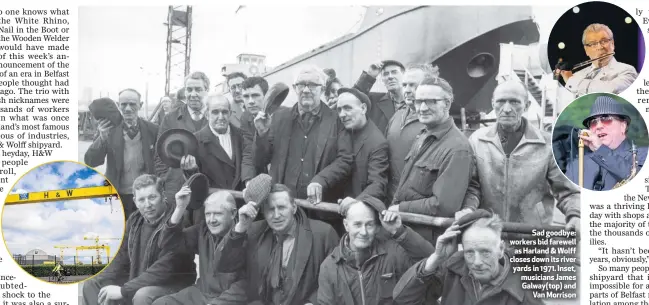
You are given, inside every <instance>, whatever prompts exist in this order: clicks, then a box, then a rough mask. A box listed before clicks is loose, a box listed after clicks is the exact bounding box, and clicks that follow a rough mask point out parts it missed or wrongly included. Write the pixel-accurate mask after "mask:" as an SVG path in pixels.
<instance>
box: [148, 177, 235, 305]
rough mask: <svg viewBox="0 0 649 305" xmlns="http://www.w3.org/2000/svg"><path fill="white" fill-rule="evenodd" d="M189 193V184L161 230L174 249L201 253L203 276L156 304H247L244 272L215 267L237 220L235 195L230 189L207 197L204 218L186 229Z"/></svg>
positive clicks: (200, 269)
mask: <svg viewBox="0 0 649 305" xmlns="http://www.w3.org/2000/svg"><path fill="white" fill-rule="evenodd" d="M190 197H191V190H190V189H189V187H187V186H184V187H183V188H181V189H180V191H179V192H178V193H177V194H176V209H175V210H174V212H173V214H172V215H171V218H170V219H169V222H168V223H167V225H166V226H165V229H164V230H163V231H162V236H163V237H162V238H163V239H164V240H165V244H171V245H173V248H175V249H187V250H188V251H190V252H192V253H193V254H195V255H196V254H198V259H199V264H198V268H199V275H200V277H199V278H198V281H197V282H196V284H194V285H192V286H189V287H187V288H185V289H183V290H181V291H179V292H178V293H175V294H172V295H168V296H166V297H162V298H159V299H157V300H156V301H155V302H154V303H153V305H182V304H194V305H207V304H218V305H244V304H246V293H245V288H246V287H245V284H246V281H245V279H244V278H243V276H244V275H245V272H234V273H219V272H218V271H217V270H216V265H217V263H218V261H219V260H220V257H221V251H220V250H221V249H222V248H223V241H224V240H223V237H224V236H225V235H226V234H227V233H228V232H229V231H230V229H232V227H233V226H234V224H235V216H236V215H237V214H236V213H237V206H236V204H235V202H234V198H233V197H232V195H231V194H230V193H229V192H227V191H218V192H215V193H213V194H211V195H210V196H209V197H207V199H205V216H204V217H205V218H204V219H205V221H201V222H200V223H199V224H196V225H193V226H191V227H189V228H186V229H184V230H183V228H182V226H180V225H179V224H180V222H181V220H182V216H183V214H184V213H185V209H186V208H187V206H188V205H189V201H190ZM167 240H169V241H167ZM215 249H216V250H215Z"/></svg>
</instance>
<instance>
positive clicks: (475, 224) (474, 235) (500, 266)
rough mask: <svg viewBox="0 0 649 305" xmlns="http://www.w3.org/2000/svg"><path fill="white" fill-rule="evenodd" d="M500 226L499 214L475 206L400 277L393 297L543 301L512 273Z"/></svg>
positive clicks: (469, 304) (494, 304)
mask: <svg viewBox="0 0 649 305" xmlns="http://www.w3.org/2000/svg"><path fill="white" fill-rule="evenodd" d="M502 230H503V223H502V221H501V220H500V217H498V215H497V214H493V215H492V214H491V213H490V212H488V211H485V210H477V211H475V212H472V213H471V214H467V215H464V216H463V217H462V218H460V219H459V220H458V221H456V222H455V223H453V225H452V226H450V227H449V228H448V229H447V230H446V231H445V232H444V234H442V235H441V236H440V237H439V238H438V239H437V243H436V246H435V253H433V254H432V255H431V256H429V257H428V258H426V259H424V260H422V261H420V262H419V263H417V264H415V265H414V266H412V267H410V269H408V271H407V272H406V274H404V275H403V276H402V277H401V279H400V280H399V282H398V283H397V285H396V287H395V289H394V292H393V293H394V300H395V302H396V303H397V304H436V303H437V300H438V299H439V298H440V297H441V305H475V304H484V305H502V304H512V305H513V304H520V305H523V304H525V305H532V304H539V305H540V304H543V302H542V301H541V300H539V299H538V298H535V297H534V296H533V294H532V292H531V291H529V290H524V289H523V288H522V282H521V279H520V277H519V276H517V275H515V274H513V271H512V270H513V269H512V266H511V264H510V257H511V256H510V255H509V253H507V252H506V251H505V248H506V246H505V242H504V241H503V240H502V239H501V233H502ZM460 242H461V243H462V250H461V251H459V249H458V243H460Z"/></svg>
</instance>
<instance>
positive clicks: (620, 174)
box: [566, 139, 648, 191]
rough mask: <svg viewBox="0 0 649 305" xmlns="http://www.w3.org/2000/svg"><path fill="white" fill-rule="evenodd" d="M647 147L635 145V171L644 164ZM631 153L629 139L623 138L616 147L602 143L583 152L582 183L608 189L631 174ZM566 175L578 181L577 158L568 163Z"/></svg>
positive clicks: (591, 186)
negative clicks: (592, 150)
mask: <svg viewBox="0 0 649 305" xmlns="http://www.w3.org/2000/svg"><path fill="white" fill-rule="evenodd" d="M647 152H648V149H647V147H637V155H636V165H637V167H636V173H637V172H638V171H640V169H641V168H642V167H643V166H644V162H645V160H646V159H647ZM632 157H633V153H632V151H631V141H630V140H628V139H627V140H625V141H624V142H622V144H620V146H618V147H617V148H616V149H614V150H613V149H610V148H608V147H607V146H605V145H602V146H600V147H599V149H597V150H596V151H594V152H591V153H588V154H584V185H583V187H584V188H585V189H589V190H595V191H608V190H610V189H612V188H613V186H615V184H616V183H618V182H620V181H622V180H624V179H626V178H628V177H629V176H630V175H631V164H632V160H631V159H632ZM566 176H567V177H568V179H570V180H571V181H572V182H573V183H575V184H578V183H579V159H578V158H577V159H574V160H572V162H571V163H568V167H567V169H566Z"/></svg>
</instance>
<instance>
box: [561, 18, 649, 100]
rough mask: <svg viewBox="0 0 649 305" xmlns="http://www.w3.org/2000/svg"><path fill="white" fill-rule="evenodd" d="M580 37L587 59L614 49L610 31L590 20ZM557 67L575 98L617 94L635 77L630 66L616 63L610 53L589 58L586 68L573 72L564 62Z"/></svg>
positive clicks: (636, 75) (633, 70)
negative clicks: (591, 22)
mask: <svg viewBox="0 0 649 305" xmlns="http://www.w3.org/2000/svg"><path fill="white" fill-rule="evenodd" d="M581 40H582V43H583V44H584V51H586V55H588V57H589V58H590V59H595V58H599V57H601V56H603V55H605V54H609V53H612V52H614V51H615V41H614V40H613V32H612V31H611V29H610V28H609V27H608V26H606V25H604V24H599V23H594V24H591V25H589V26H588V27H586V29H585V30H584V34H583V36H582V38H581ZM558 70H560V73H561V77H562V78H563V80H564V81H565V82H566V86H565V87H566V89H568V91H570V92H571V93H573V94H574V95H575V98H577V97H580V96H582V95H585V94H588V93H594V92H607V93H615V94H618V93H620V92H622V91H624V90H625V89H626V88H628V87H629V86H630V85H631V84H632V83H633V81H635V79H636V78H637V77H638V73H637V72H636V70H635V68H634V67H633V66H631V65H627V64H624V63H621V62H618V61H617V60H615V57H613V56H607V57H604V58H602V59H599V60H596V61H593V62H592V64H591V66H590V68H586V69H583V70H581V71H579V72H576V73H574V74H573V73H572V71H571V70H572V67H571V66H569V65H567V64H563V65H560V66H559V67H558Z"/></svg>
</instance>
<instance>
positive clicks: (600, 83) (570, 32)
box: [548, 1, 645, 99]
mask: <svg viewBox="0 0 649 305" xmlns="http://www.w3.org/2000/svg"><path fill="white" fill-rule="evenodd" d="M644 46H645V43H644V38H643V35H642V30H641V29H640V27H639V26H638V24H637V23H636V20H635V19H634V18H633V16H632V14H629V13H628V12H626V11H625V10H624V9H622V8H620V7H618V6H616V5H614V4H611V3H606V2H597V1H594V2H586V3H582V4H579V5H578V6H575V7H572V8H571V9H569V10H568V11H566V12H565V13H564V14H563V15H562V16H561V17H560V18H559V20H557V22H556V23H555V24H554V27H553V28H552V32H551V33H550V37H549V41H548V60H549V62H550V64H551V65H555V66H554V74H555V79H557V80H558V81H559V83H560V84H561V85H563V88H565V90H560V91H567V92H562V93H563V94H562V95H564V96H566V99H568V98H570V99H575V98H578V97H580V96H583V95H586V94H589V93H601V92H604V93H614V94H620V93H622V92H624V91H625V90H626V89H627V88H628V87H629V86H631V84H633V82H634V81H635V80H636V78H637V77H638V73H640V70H641V69H642V65H643V62H644V55H645V47H644Z"/></svg>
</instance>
